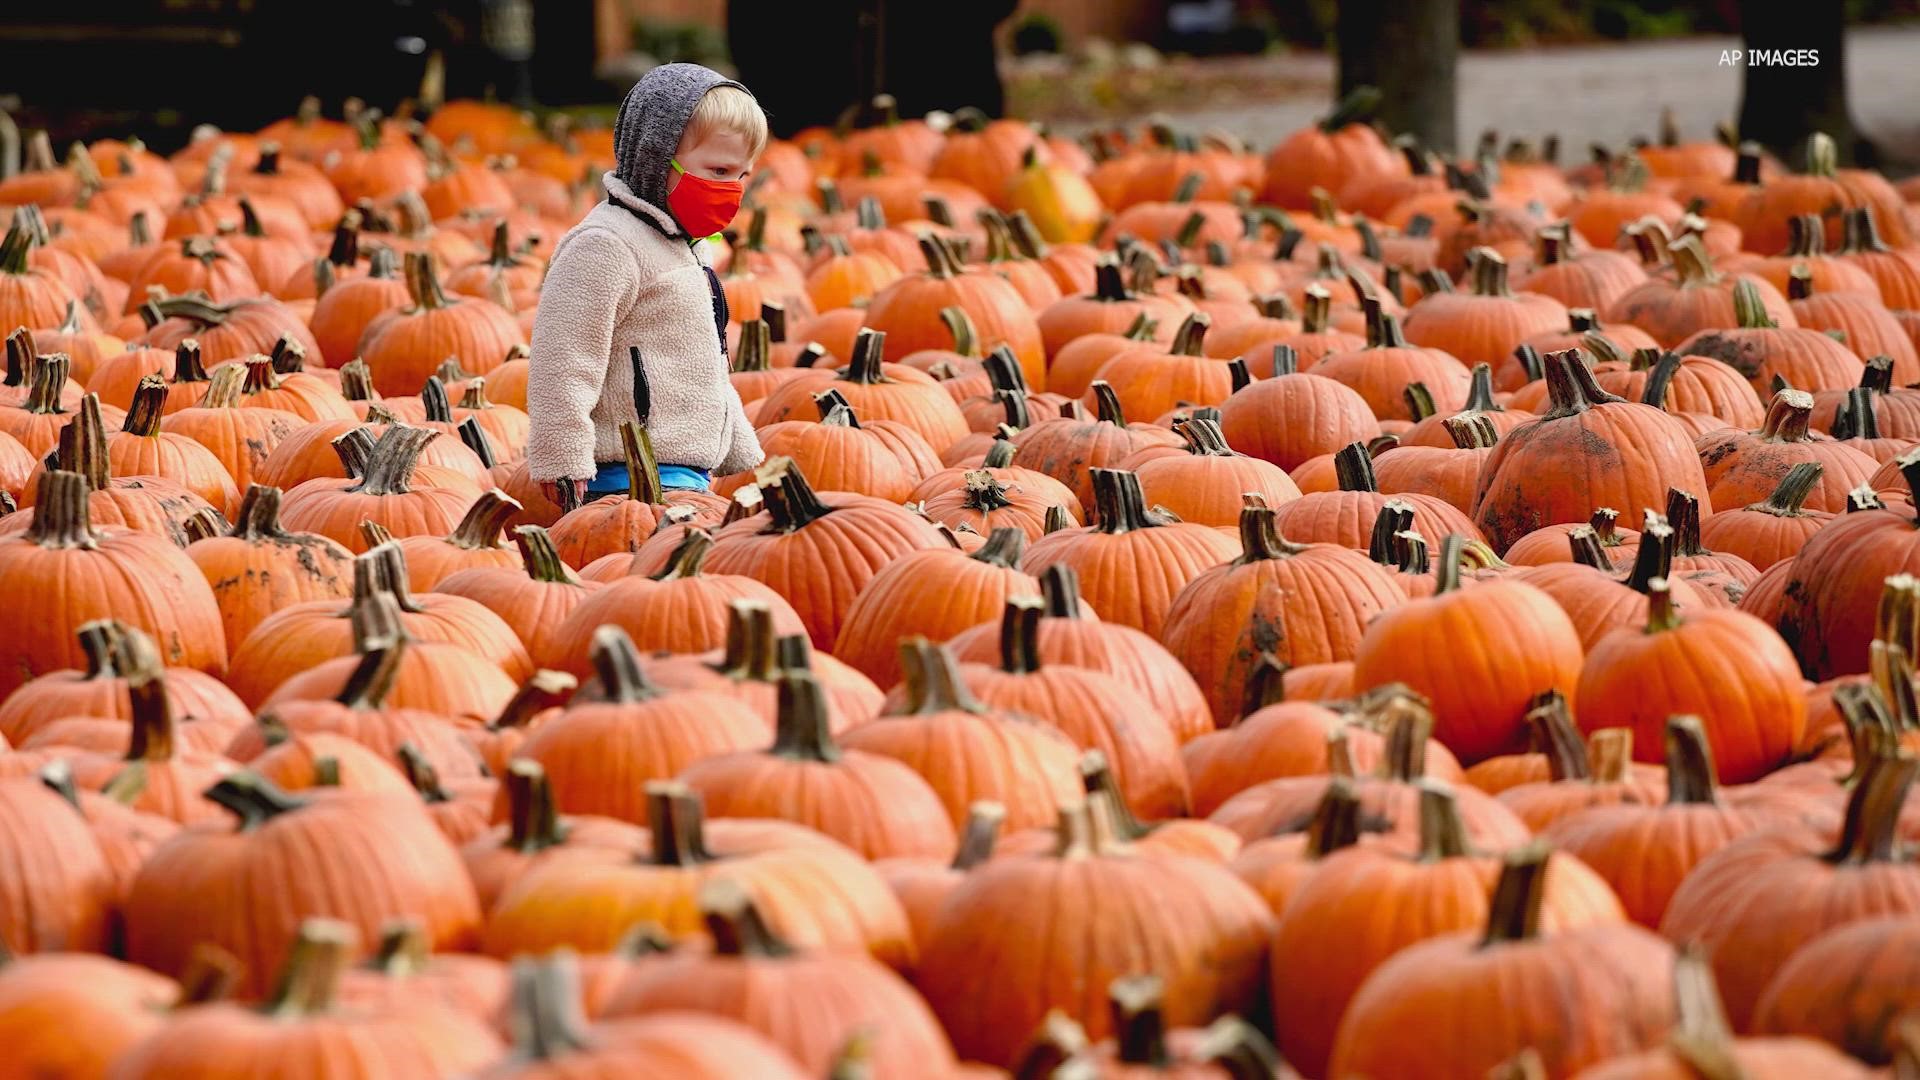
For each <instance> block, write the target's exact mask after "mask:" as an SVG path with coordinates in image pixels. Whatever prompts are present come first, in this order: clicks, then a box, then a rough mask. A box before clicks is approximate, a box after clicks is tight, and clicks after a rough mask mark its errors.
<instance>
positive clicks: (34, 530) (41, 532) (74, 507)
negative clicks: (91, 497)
mask: <svg viewBox="0 0 1920 1080" xmlns="http://www.w3.org/2000/svg"><path fill="white" fill-rule="evenodd" d="M92 490H93V489H92V486H91V485H89V484H88V482H87V478H86V477H84V476H81V475H80V474H79V473H75V472H67V471H65V470H62V469H49V470H47V471H45V472H43V473H41V474H40V484H39V487H37V488H36V489H35V492H34V510H33V520H32V521H31V522H29V523H28V525H27V539H28V540H30V541H32V542H33V543H34V544H36V545H38V546H39V547H40V548H41V549H42V550H64V549H73V548H85V549H87V550H89V551H91V550H93V549H94V548H95V547H97V546H99V539H98V537H97V536H96V535H95V534H94V531H93V520H92V510H91V508H90V507H89V506H88V503H87V494H88V492H90V491H92Z"/></svg>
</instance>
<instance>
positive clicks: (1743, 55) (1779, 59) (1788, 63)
mask: <svg viewBox="0 0 1920 1080" xmlns="http://www.w3.org/2000/svg"><path fill="white" fill-rule="evenodd" d="M1720 66H1721V67H1819V66H1820V50H1819V49H1722V50H1720Z"/></svg>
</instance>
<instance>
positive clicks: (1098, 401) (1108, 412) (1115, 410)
mask: <svg viewBox="0 0 1920 1080" xmlns="http://www.w3.org/2000/svg"><path fill="white" fill-rule="evenodd" d="M1087 392H1088V393H1090V394H1092V395H1093V409H1094V415H1095V416H1096V417H1098V418H1099V420H1100V422H1101V423H1105V424H1112V425H1113V426H1114V427H1119V428H1124V427H1126V426H1127V414H1126V411H1125V410H1124V409H1122V408H1121V407H1120V395H1119V394H1118V393H1115V392H1114V389H1113V385H1112V384H1111V383H1109V382H1107V381H1106V380H1105V379H1095V380H1093V382H1092V383H1090V384H1089V385H1088V386H1087Z"/></svg>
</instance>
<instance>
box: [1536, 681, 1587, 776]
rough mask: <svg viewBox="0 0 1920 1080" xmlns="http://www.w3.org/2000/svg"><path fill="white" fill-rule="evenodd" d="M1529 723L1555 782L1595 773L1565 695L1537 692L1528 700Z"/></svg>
mask: <svg viewBox="0 0 1920 1080" xmlns="http://www.w3.org/2000/svg"><path fill="white" fill-rule="evenodd" d="M1529 704H1530V706H1531V707H1530V708H1528V710H1527V715H1526V723H1527V727H1528V729H1529V730H1530V731H1531V732H1532V733H1533V741H1534V744H1535V745H1537V746H1538V747H1539V748H1540V752H1541V753H1542V754H1544V755H1546V759H1547V773H1548V775H1549V776H1550V777H1552V778H1553V779H1554V780H1556V781H1560V780H1585V779H1587V778H1588V777H1590V776H1592V775H1593V773H1592V769H1591V768H1590V767H1589V765H1588V761H1587V744H1586V743H1585V742H1583V741H1581V739H1580V731H1579V729H1578V728H1576V727H1574V726H1573V716H1572V715H1571V714H1570V713H1569V712H1568V711H1567V699H1566V696H1565V695H1564V694H1562V693H1560V691H1558V690H1547V691H1544V692H1542V693H1540V694H1536V695H1535V696H1534V698H1533V700H1532V701H1531V702H1530V703H1529Z"/></svg>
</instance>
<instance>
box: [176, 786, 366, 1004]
mask: <svg viewBox="0 0 1920 1080" xmlns="http://www.w3.org/2000/svg"><path fill="white" fill-rule="evenodd" d="M209 797H211V796H209ZM353 947H354V931H353V927H352V926H351V925H350V924H348V923H344V922H340V921H338V920H335V919H307V920H305V921H304V922H302V923H301V924H300V933H299V936H298V937H296V938H295V939H294V942H293V951H292V953H291V954H290V955H289V956H288V957H287V966H286V967H285V968H283V969H281V972H280V979H279V982H278V983H277V984H276V985H275V987H274V990H273V993H272V994H270V995H268V997H267V1000H266V1002H265V1004H264V1005H263V1006H262V1011H263V1012H265V1013H266V1014H267V1015H268V1016H271V1017H274V1018H275V1019H279V1020H298V1019H301V1018H304V1017H311V1016H321V1015H324V1014H326V1013H327V1012H329V1011H330V1010H332V1008H333V1000H334V994H335V993H336V992H337V991H338V990H339V988H340V977H341V976H342V975H343V974H345V973H346V970H347V965H348V964H349V963H350V962H351V961H352V959H353Z"/></svg>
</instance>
